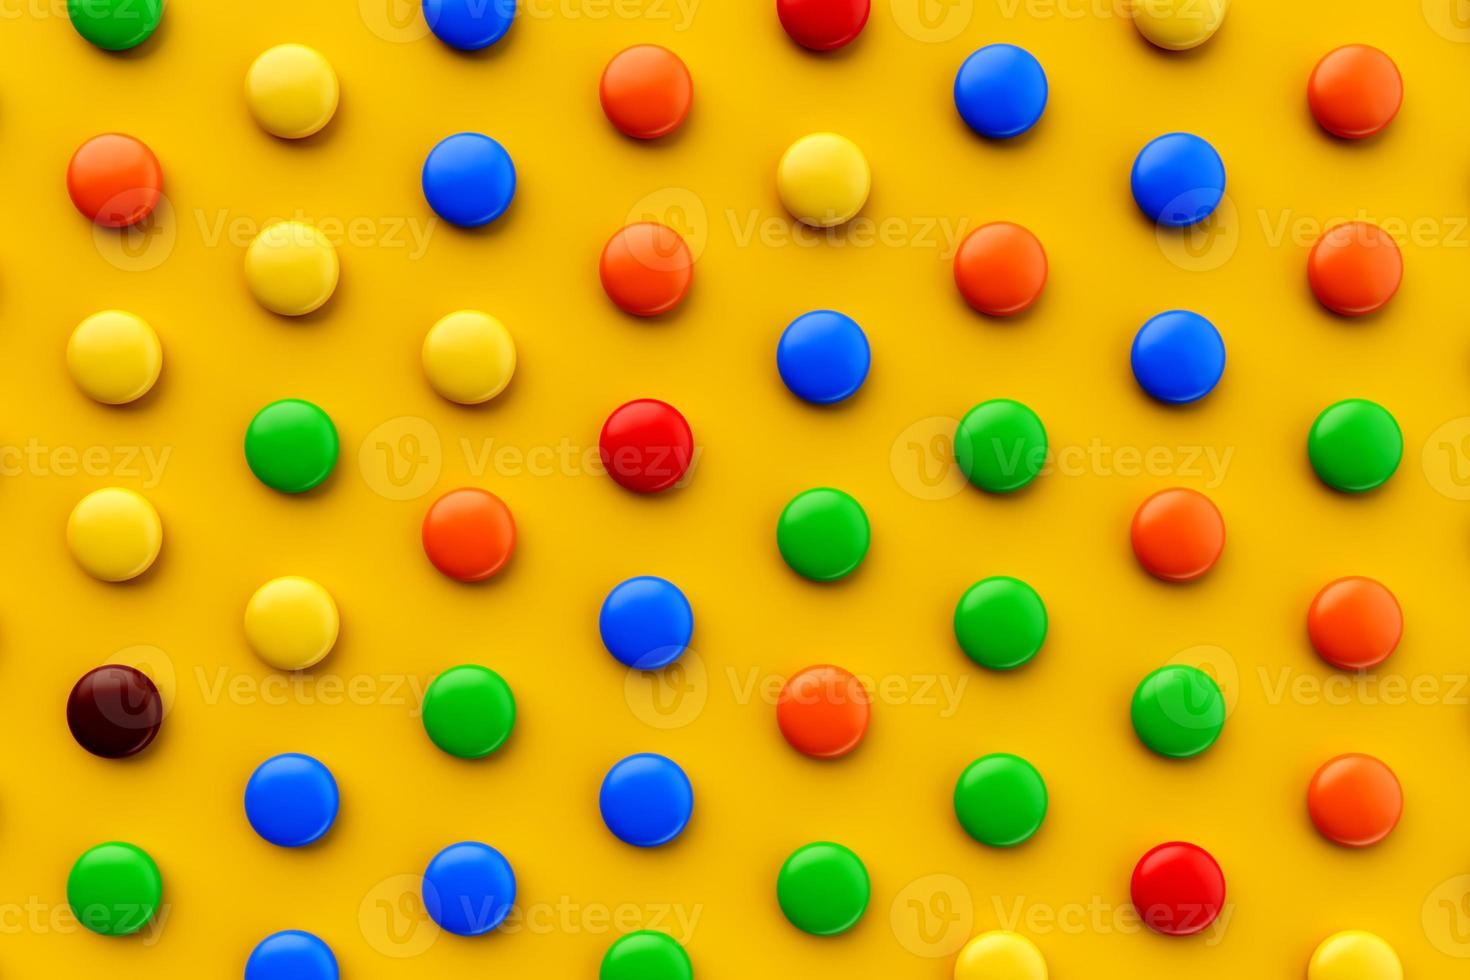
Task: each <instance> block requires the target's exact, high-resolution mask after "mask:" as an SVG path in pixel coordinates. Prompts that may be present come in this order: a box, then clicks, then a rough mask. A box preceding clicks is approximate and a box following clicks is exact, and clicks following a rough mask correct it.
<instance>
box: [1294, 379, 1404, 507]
mask: <svg viewBox="0 0 1470 980" xmlns="http://www.w3.org/2000/svg"><path fill="white" fill-rule="evenodd" d="M1403 455H1404V434H1403V432H1401V431H1400V430H1399V424H1398V422H1397V421H1395V420H1394V417H1393V416H1392V415H1390V414H1389V413H1388V410H1387V409H1385V408H1384V407H1383V406H1382V405H1379V404H1377V403H1375V402H1370V401H1368V400H1367V399H1364V398H1349V399H1347V400H1345V401H1340V402H1338V403H1337V404H1336V405H1332V406H1329V407H1328V408H1325V409H1323V410H1322V414H1321V415H1318V416H1317V421H1315V422H1313V423H1312V430H1311V431H1310V432H1309V433H1308V434H1307V457H1308V458H1309V459H1311V461H1312V469H1314V470H1316V471H1317V476H1318V477H1319V478H1320V479H1321V480H1322V482H1323V483H1325V484H1327V485H1328V486H1329V487H1331V488H1332V489H1334V490H1340V491H1342V492H1343V493H1364V492H1366V491H1369V490H1374V489H1376V488H1378V487H1381V486H1383V484H1385V483H1387V482H1388V478H1389V477H1391V476H1393V474H1394V471H1395V470H1397V469H1398V468H1399V460H1400V459H1402V458H1403Z"/></svg>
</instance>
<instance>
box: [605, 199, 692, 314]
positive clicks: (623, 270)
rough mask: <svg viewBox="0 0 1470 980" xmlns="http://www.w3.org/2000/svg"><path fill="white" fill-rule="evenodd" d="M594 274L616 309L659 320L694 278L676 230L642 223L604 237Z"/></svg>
mask: <svg viewBox="0 0 1470 980" xmlns="http://www.w3.org/2000/svg"><path fill="white" fill-rule="evenodd" d="M597 272H598V275H599V276H600V277H601V278H602V288H603V291H604V292H606V293H607V297H608V299H610V300H612V301H613V303H615V304H616V305H617V307H618V309H620V310H622V311H623V312H624V313H631V314H632V315H633V316H658V315H659V314H660V313H667V312H668V311H669V310H672V309H673V308H674V307H676V306H678V305H679V304H680V303H681V302H683V300H684V294H685V293H687V292H689V283H690V282H691V281H692V280H693V278H694V257H693V256H692V255H691V254H690V252H689V246H688V245H687V244H686V243H685V242H684V239H683V238H682V237H680V235H679V233H678V232H677V231H675V230H674V229H672V228H670V227H668V226H667V225H661V224H658V223H657V222H654V221H640V222H637V223H636V224H631V225H628V226H627V227H625V228H620V229H619V230H618V231H617V233H616V234H614V235H613V236H612V237H611V238H609V239H608V241H607V244H606V245H605V246H603V249H602V258H601V259H600V260H599V262H598V267H597Z"/></svg>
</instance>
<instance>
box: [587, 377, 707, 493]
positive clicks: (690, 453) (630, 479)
mask: <svg viewBox="0 0 1470 980" xmlns="http://www.w3.org/2000/svg"><path fill="white" fill-rule="evenodd" d="M597 449H598V453H599V455H601V457H602V466H603V468H604V469H605V470H607V475H608V476H610V477H612V478H613V480H614V482H616V483H617V484H618V485H619V486H621V487H625V488H626V489H628V490H632V491H634V492H636V493H658V492H660V491H662V490H667V489H669V488H670V487H672V486H674V485H675V484H677V483H678V482H679V481H680V480H682V479H684V474H685V473H688V472H689V466H690V464H691V463H693V462H694V433H693V432H692V431H691V430H690V428H689V423H688V422H687V421H686V420H685V418H684V416H683V415H681V414H679V410H678V409H677V408H675V407H674V406H672V405H669V404H667V403H665V402H661V401H659V400H658V399H656V398H639V399H637V400H636V401H631V402H628V403H627V404H625V405H621V406H619V407H618V408H616V409H614V410H613V413H612V414H611V415H609V416H608V417H607V421H606V422H604V423H603V424H602V434H601V435H600V436H599V437H598V441H597Z"/></svg>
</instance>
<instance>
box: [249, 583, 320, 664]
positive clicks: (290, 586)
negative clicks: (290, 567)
mask: <svg viewBox="0 0 1470 980" xmlns="http://www.w3.org/2000/svg"><path fill="white" fill-rule="evenodd" d="M340 625H341V621H340V620H339V619H338V616H337V604H336V603H335V602H333V601H332V596H331V594H330V593H329V592H327V590H326V589H324V588H322V587H321V586H320V585H318V584H317V583H315V582H313V581H312V580H311V579H309V578H302V577H301V576H299V575H287V576H285V577H284V578H277V579H271V580H270V581H269V582H267V583H265V584H264V585H262V586H261V587H260V588H259V589H256V590H255V595H253V596H251V597H250V602H249V604H248V605H246V607H245V640H246V642H248V643H249V644H250V649H252V650H254V651H255V654H256V656H258V657H260V659H261V660H264V661H265V662H266V663H268V664H270V665H271V666H272V667H275V668H277V669H279V670H305V669H306V668H307V667H310V666H312V665H313V664H315V663H317V662H319V661H320V660H321V659H322V658H323V657H325V656H326V655H327V654H328V653H331V652H332V646H333V644H335V643H336V642H337V630H338V628H339V626H340Z"/></svg>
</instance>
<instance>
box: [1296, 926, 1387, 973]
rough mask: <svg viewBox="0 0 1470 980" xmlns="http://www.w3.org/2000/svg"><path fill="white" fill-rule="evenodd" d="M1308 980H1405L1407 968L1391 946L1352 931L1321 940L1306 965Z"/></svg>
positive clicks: (1363, 933) (1370, 936)
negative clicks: (1405, 968) (1405, 969)
mask: <svg viewBox="0 0 1470 980" xmlns="http://www.w3.org/2000/svg"><path fill="white" fill-rule="evenodd" d="M1307 980H1404V967H1403V964H1402V963H1400V962H1399V957H1398V954H1397V953H1395V952H1394V951H1393V947H1392V946H1390V945H1389V944H1388V943H1386V942H1384V941H1383V940H1382V939H1380V938H1378V937H1377V936H1375V935H1373V934H1372V933H1371V932H1360V931H1359V930H1356V929H1350V930H1348V931H1346V932H1339V933H1335V934H1333V935H1331V936H1328V937H1327V938H1326V939H1324V940H1322V944H1321V945H1320V946H1318V947H1317V950H1316V952H1314V953H1313V954H1312V959H1311V962H1309V963H1308V964H1307Z"/></svg>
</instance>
